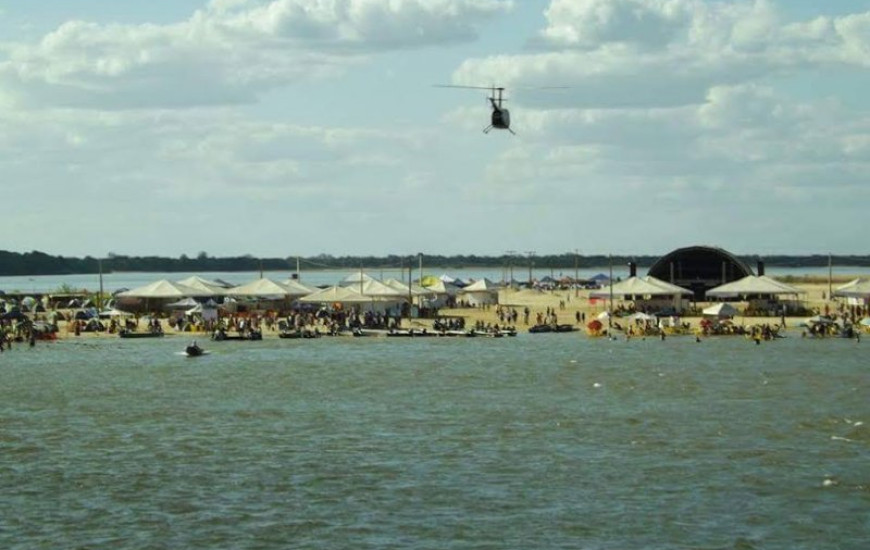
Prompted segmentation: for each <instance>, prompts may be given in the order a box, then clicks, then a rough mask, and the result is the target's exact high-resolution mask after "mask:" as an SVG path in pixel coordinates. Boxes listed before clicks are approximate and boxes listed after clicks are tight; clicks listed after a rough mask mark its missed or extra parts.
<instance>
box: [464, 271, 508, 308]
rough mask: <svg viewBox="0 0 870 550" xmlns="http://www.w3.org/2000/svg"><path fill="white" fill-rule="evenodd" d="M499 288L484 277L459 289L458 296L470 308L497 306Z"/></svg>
mask: <svg viewBox="0 0 870 550" xmlns="http://www.w3.org/2000/svg"><path fill="white" fill-rule="evenodd" d="M499 288H500V286H499V285H497V284H496V283H494V282H492V281H490V280H489V279H487V278H486V277H484V278H483V279H478V280H477V281H474V282H473V283H471V284H470V285H468V286H466V287H464V288H462V289H460V290H459V292H458V296H459V299H460V300H463V301H465V302H468V304H469V305H472V306H478V305H486V304H497V303H498V291H499Z"/></svg>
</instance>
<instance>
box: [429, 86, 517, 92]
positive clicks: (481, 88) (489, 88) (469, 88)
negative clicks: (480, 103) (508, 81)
mask: <svg viewBox="0 0 870 550" xmlns="http://www.w3.org/2000/svg"><path fill="white" fill-rule="evenodd" d="M432 87H433V88H464V89H466V90H489V91H490V92H491V91H493V90H496V91H498V90H501V91H504V88H499V87H493V86H456V85H453V84H433V85H432Z"/></svg>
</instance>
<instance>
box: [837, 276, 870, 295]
mask: <svg viewBox="0 0 870 550" xmlns="http://www.w3.org/2000/svg"><path fill="white" fill-rule="evenodd" d="M834 296H839V297H841V298H863V299H867V298H870V279H860V278H859V279H855V280H854V281H849V282H848V283H846V284H844V285H843V286H840V287H837V290H835V291H834Z"/></svg>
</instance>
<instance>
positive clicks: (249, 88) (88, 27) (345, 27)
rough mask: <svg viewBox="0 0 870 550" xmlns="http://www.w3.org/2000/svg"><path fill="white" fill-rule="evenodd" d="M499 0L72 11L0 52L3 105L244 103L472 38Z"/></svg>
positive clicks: (342, 0)
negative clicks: (368, 58)
mask: <svg viewBox="0 0 870 550" xmlns="http://www.w3.org/2000/svg"><path fill="white" fill-rule="evenodd" d="M510 6H511V4H510V2H506V1H500V0H393V1H391V2H381V1H379V0H274V1H271V2H252V1H242V0H236V1H226V0H223V1H220V2H213V3H212V4H210V5H209V6H208V7H207V8H205V9H203V10H200V11H197V12H196V13H195V14H194V15H193V16H192V17H191V18H190V19H188V20H187V21H184V22H181V23H177V24H172V25H152V24H142V25H118V24H110V25H101V24H96V23H89V22H84V21H70V22H67V23H65V24H63V25H61V26H60V27H58V28H57V29H56V30H54V31H52V32H50V33H48V34H47V35H45V36H44V37H43V38H42V39H41V40H40V41H39V42H38V43H36V44H21V43H19V44H12V45H7V46H6V47H5V48H4V50H5V55H3V56H0V106H2V105H6V106H7V107H8V106H10V105H16V106H24V107H40V106H65V107H87V108H102V109H113V108H115V109H117V108H142V107H170V108H172V107H187V106H199V105H221V104H236V103H249V102H252V101H254V100H255V99H256V97H257V95H258V94H260V93H262V92H263V91H265V90H268V89H269V88H273V87H276V86H280V85H283V84H287V83H289V82H293V81H299V80H310V79H316V78H322V77H325V76H334V75H335V74H338V73H340V72H341V71H343V70H344V69H345V68H346V67H348V66H349V65H350V64H353V63H357V62H359V60H360V59H362V56H363V55H365V54H370V53H373V52H378V51H384V50H395V49H405V48H419V47H423V46H430V45H433V44H449V43H455V42H461V41H467V40H470V39H473V38H474V37H475V33H476V31H475V29H476V26H477V25H478V24H480V23H481V22H483V21H485V20H487V19H490V18H492V17H495V16H497V15H499V14H501V13H504V12H505V11H506V10H508V9H509V8H510Z"/></svg>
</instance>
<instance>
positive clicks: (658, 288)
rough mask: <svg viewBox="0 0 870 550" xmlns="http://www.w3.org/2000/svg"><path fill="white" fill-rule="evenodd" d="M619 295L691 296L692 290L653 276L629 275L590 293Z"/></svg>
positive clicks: (594, 294) (601, 296) (593, 295)
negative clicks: (622, 279)
mask: <svg viewBox="0 0 870 550" xmlns="http://www.w3.org/2000/svg"><path fill="white" fill-rule="evenodd" d="M611 292H612V294H613V295H614V296H617V297H625V296H659V297H660V296H691V295H692V294H693V293H692V291H691V290H686V289H685V288H683V287H679V286H676V285H672V284H671V283H668V282H665V281H662V280H661V279H656V278H655V277H652V276H649V275H648V276H646V277H629V278H628V279H625V280H624V281H619V282H618V283H613V287H612V290H611V285H609V284H608V285H606V286H603V287H601V288H600V289H598V290H595V291H592V292H590V293H589V297H590V298H608V297H610V294H611Z"/></svg>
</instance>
